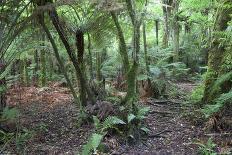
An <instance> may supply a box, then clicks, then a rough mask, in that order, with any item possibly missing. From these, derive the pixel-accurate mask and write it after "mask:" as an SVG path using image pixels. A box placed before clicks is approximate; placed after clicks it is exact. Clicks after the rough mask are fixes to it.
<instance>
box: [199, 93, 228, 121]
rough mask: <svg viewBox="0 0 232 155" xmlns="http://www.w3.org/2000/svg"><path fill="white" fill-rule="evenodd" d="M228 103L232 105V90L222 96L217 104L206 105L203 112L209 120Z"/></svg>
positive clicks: (216, 101) (217, 100)
mask: <svg viewBox="0 0 232 155" xmlns="http://www.w3.org/2000/svg"><path fill="white" fill-rule="evenodd" d="M226 103H229V104H232V90H231V91H230V92H228V93H225V94H222V95H221V96H220V97H219V98H217V99H216V100H215V104H212V105H206V106H205V107H204V108H203V109H202V112H203V113H204V114H205V117H206V118H208V117H210V116H211V115H212V114H214V113H216V112H218V111H219V110H220V109H221V108H222V107H223V106H224V105H225V104H226Z"/></svg>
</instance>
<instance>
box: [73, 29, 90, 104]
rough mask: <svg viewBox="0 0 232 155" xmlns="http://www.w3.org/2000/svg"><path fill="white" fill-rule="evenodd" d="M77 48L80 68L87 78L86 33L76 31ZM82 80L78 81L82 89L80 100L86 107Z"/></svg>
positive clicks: (84, 88)
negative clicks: (85, 62)
mask: <svg viewBox="0 0 232 155" xmlns="http://www.w3.org/2000/svg"><path fill="white" fill-rule="evenodd" d="M76 46H77V62H78V65H79V66H80V69H81V72H82V75H83V77H85V65H84V33H83V32H82V31H81V30H79V29H78V30H77V31H76ZM81 82H82V81H81V80H78V85H79V86H81V87H80V98H81V101H82V102H83V104H84V105H86V102H87V99H86V89H87V88H86V87H83V86H82V84H81Z"/></svg>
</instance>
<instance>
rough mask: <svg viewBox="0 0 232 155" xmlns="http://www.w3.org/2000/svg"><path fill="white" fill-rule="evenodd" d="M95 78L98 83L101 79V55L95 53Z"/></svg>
mask: <svg viewBox="0 0 232 155" xmlns="http://www.w3.org/2000/svg"><path fill="white" fill-rule="evenodd" d="M96 77H97V81H98V82H100V81H101V79H102V76H101V53H100V52H96Z"/></svg>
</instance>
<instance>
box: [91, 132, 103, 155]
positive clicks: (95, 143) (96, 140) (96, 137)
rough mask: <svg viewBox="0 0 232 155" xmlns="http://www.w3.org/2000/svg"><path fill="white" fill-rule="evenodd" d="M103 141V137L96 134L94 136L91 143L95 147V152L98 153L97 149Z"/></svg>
mask: <svg viewBox="0 0 232 155" xmlns="http://www.w3.org/2000/svg"><path fill="white" fill-rule="evenodd" d="M102 139H103V135H100V134H96V133H94V134H93V136H92V138H91V141H92V147H93V150H94V152H96V150H97V147H98V146H99V145H100V143H101V141H102Z"/></svg>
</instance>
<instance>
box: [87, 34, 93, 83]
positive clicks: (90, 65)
mask: <svg viewBox="0 0 232 155" xmlns="http://www.w3.org/2000/svg"><path fill="white" fill-rule="evenodd" d="M87 37H88V52H89V53H88V54H89V72H90V79H93V57H92V51H91V48H92V45H91V38H90V34H89V33H88V34H87Z"/></svg>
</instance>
